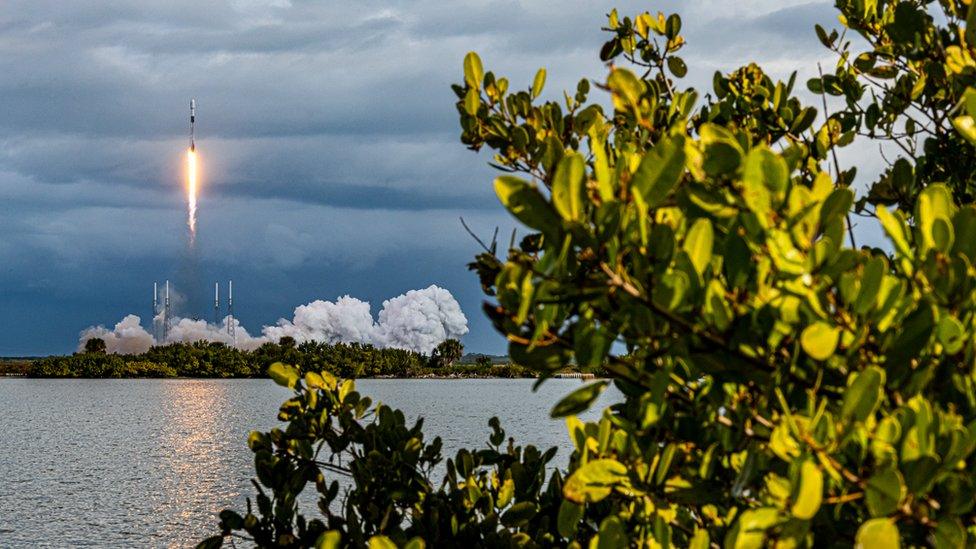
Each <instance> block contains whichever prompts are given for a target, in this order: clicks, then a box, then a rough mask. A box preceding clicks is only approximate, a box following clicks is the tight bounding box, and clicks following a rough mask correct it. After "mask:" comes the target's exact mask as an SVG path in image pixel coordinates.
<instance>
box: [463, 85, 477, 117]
mask: <svg viewBox="0 0 976 549" xmlns="http://www.w3.org/2000/svg"><path fill="white" fill-rule="evenodd" d="M480 106H481V96H479V95H478V90H476V89H474V88H470V89H469V90H468V93H467V94H465V96H464V112H466V113H468V114H470V115H471V116H475V115H477V114H478V107H480Z"/></svg>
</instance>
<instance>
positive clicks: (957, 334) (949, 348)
mask: <svg viewBox="0 0 976 549" xmlns="http://www.w3.org/2000/svg"><path fill="white" fill-rule="evenodd" d="M935 335H936V337H937V338H938V339H939V343H941V344H942V346H943V347H944V348H945V352H946V353H948V354H950V355H954V354H956V353H958V352H959V351H960V350H961V349H962V346H963V344H965V343H966V331H965V328H964V327H963V325H962V323H961V322H959V321H958V320H956V317H954V316H952V315H951V314H946V315H945V316H943V317H942V318H941V319H940V320H939V326H938V327H937V328H936V331H935Z"/></svg>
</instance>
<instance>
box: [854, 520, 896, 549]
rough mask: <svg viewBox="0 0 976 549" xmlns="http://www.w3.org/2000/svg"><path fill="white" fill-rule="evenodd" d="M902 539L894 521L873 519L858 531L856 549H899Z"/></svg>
mask: <svg viewBox="0 0 976 549" xmlns="http://www.w3.org/2000/svg"><path fill="white" fill-rule="evenodd" d="M900 547H901V537H900V536H899V534H898V528H897V527H896V526H895V523H894V521H892V520H891V519H886V518H876V519H871V520H869V521H867V522H865V523H864V524H862V525H861V527H860V528H858V530H857V537H856V538H855V542H854V549H899V548H900Z"/></svg>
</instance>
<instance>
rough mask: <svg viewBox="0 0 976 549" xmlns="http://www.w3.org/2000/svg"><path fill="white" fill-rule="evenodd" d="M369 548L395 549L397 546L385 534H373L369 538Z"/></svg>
mask: <svg viewBox="0 0 976 549" xmlns="http://www.w3.org/2000/svg"><path fill="white" fill-rule="evenodd" d="M369 549H397V546H396V544H395V543H393V540H391V539H390V538H388V537H386V536H373V537H371V538H369Z"/></svg>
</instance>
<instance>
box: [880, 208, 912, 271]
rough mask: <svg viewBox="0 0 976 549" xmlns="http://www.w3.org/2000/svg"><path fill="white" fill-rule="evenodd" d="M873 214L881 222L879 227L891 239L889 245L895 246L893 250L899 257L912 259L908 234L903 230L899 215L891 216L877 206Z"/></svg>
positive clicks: (885, 209) (903, 226) (884, 209)
mask: <svg viewBox="0 0 976 549" xmlns="http://www.w3.org/2000/svg"><path fill="white" fill-rule="evenodd" d="M875 213H876V214H877V216H878V221H880V222H881V226H882V227H883V228H884V231H885V233H886V234H887V235H888V238H889V239H891V243H892V244H894V245H895V249H896V250H897V251H898V253H900V254H901V255H903V256H905V257H908V258H912V257H914V254H913V253H912V248H911V246H909V244H908V233H907V231H906V230H905V222H904V220H903V219H902V218H901V215H900V214H897V213H896V214H892V213H891V212H889V211H888V209H887V208H885V207H884V206H882V205H880V204H879V205H878V207H877V209H876V210H875Z"/></svg>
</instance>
